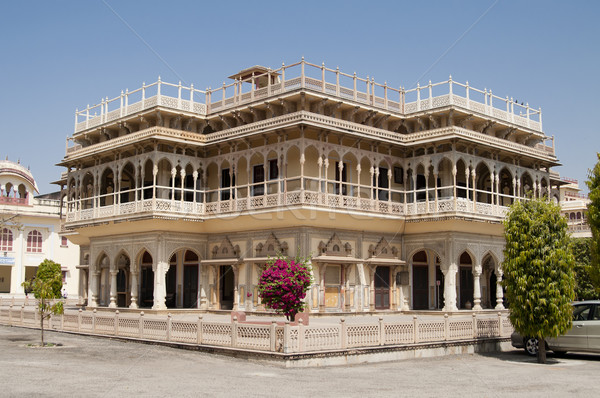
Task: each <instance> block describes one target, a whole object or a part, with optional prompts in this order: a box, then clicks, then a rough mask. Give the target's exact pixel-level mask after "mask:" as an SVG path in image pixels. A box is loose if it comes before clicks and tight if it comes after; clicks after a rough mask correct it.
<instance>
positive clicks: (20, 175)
mask: <svg viewBox="0 0 600 398" xmlns="http://www.w3.org/2000/svg"><path fill="white" fill-rule="evenodd" d="M1 177H4V178H2V180H4V179H5V178H10V177H17V179H21V180H25V181H26V182H28V183H29V185H31V186H32V187H33V189H34V190H35V192H39V191H38V187H37V184H36V182H35V179H34V178H33V174H31V171H29V170H28V169H27V168H26V167H23V165H21V164H20V163H15V162H12V161H10V160H0V178H1Z"/></svg>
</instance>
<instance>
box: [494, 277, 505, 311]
mask: <svg viewBox="0 0 600 398" xmlns="http://www.w3.org/2000/svg"><path fill="white" fill-rule="evenodd" d="M503 298H504V292H503V291H502V273H501V272H498V273H497V274H496V309H497V310H503V309H504V304H503V303H502V301H503Z"/></svg>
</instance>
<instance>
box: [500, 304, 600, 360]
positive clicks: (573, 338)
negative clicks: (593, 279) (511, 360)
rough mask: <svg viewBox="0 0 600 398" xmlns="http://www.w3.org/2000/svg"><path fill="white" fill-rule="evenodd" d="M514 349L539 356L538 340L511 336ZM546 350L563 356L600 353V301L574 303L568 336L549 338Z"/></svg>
mask: <svg viewBox="0 0 600 398" xmlns="http://www.w3.org/2000/svg"><path fill="white" fill-rule="evenodd" d="M510 337H511V343H512V345H513V347H516V348H524V349H525V352H526V353H527V354H529V355H537V351H538V340H537V338H531V337H522V336H521V335H520V334H518V333H517V332H514V333H513V334H512V335H511V336H510ZM546 348H547V349H549V350H552V351H554V354H556V355H562V354H564V353H566V352H567V351H581V352H584V351H585V352H598V353H600V300H593V301H580V302H577V303H573V327H572V328H571V330H569V331H568V332H567V333H566V334H564V335H562V336H559V337H556V338H548V339H547V340H546Z"/></svg>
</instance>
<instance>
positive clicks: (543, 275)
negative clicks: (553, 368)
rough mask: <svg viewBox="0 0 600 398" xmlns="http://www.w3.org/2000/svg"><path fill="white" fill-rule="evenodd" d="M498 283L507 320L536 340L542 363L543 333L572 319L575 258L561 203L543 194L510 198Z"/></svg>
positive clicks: (558, 330) (562, 328) (553, 333)
mask: <svg viewBox="0 0 600 398" xmlns="http://www.w3.org/2000/svg"><path fill="white" fill-rule="evenodd" d="M504 237H505V239H506V247H505V248H504V262H503V264H502V267H503V270H504V281H503V285H504V288H505V289H506V298H507V300H508V303H509V308H510V315H509V317H510V321H511V323H512V324H513V326H514V328H515V330H516V331H517V332H519V333H520V334H521V335H522V336H528V337H536V338H537V339H538V341H539V350H538V362H539V363H546V350H545V347H546V343H545V339H546V338H547V337H557V336H559V335H561V334H564V333H566V332H567V331H568V330H569V329H570V328H571V325H572V306H571V302H572V301H573V300H574V298H575V291H574V289H575V274H574V272H573V267H574V262H575V261H574V258H573V254H572V252H571V247H570V245H569V235H568V232H567V222H566V220H565V219H564V217H562V216H561V214H560V207H559V206H558V205H555V204H553V203H551V202H549V201H548V200H545V199H536V200H527V201H522V202H515V203H514V204H513V205H512V206H511V208H510V211H509V213H508V215H507V217H506V219H505V221H504Z"/></svg>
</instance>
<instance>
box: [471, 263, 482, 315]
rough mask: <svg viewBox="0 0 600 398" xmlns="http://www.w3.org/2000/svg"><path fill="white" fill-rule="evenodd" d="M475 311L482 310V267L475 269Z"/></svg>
mask: <svg viewBox="0 0 600 398" xmlns="http://www.w3.org/2000/svg"><path fill="white" fill-rule="evenodd" d="M473 309H474V310H475V311H480V310H481V266H480V265H478V266H477V267H474V268H473Z"/></svg>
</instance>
